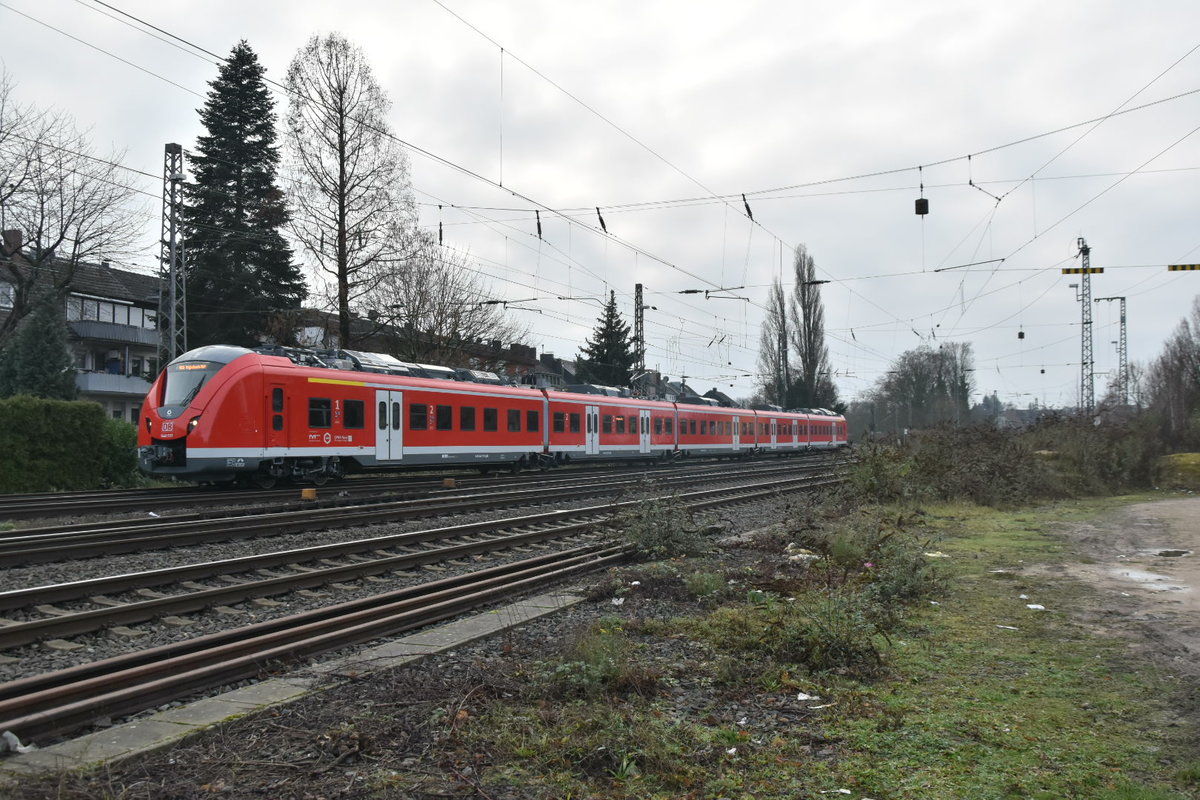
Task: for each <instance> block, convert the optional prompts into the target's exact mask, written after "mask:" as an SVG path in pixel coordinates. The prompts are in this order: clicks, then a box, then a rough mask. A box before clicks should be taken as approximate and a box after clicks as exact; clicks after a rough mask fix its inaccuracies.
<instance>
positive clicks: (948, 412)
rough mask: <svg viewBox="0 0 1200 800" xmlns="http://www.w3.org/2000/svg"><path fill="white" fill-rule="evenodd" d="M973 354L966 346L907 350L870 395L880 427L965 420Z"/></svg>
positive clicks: (894, 427)
mask: <svg viewBox="0 0 1200 800" xmlns="http://www.w3.org/2000/svg"><path fill="white" fill-rule="evenodd" d="M973 363H974V356H973V355H972V353H971V345H969V344H967V343H965V342H946V343H945V344H943V345H941V346H940V347H938V348H937V349H936V350H935V349H933V348H932V347H929V346H927V345H923V346H921V347H918V348H916V349H915V350H907V351H905V352H904V353H901V354H900V357H899V358H897V359H896V360H895V361H894V362H893V363H892V368H891V369H890V370H888V373H887V374H886V375H884V376H883V377H882V378H880V380H879V382H878V383H877V384H876V386H875V389H874V390H873V392H872V393H871V400H872V401H873V402H874V403H875V405H876V414H877V417H876V419H877V424H878V426H879V427H880V428H882V429H885V430H889V429H891V430H898V429H901V428H914V427H915V428H921V427H926V426H929V425H934V424H937V423H939V422H963V421H965V420H966V419H967V418H968V405H969V401H970V396H971V392H972V391H973V390H974V378H973V372H974V367H973Z"/></svg>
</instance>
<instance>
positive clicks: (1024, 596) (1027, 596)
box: [1017, 594, 1029, 600]
mask: <svg viewBox="0 0 1200 800" xmlns="http://www.w3.org/2000/svg"><path fill="white" fill-rule="evenodd" d="M1017 599H1018V600H1028V599H1029V595H1027V594H1019V595H1017Z"/></svg>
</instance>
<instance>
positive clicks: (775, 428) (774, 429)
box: [767, 419, 779, 449]
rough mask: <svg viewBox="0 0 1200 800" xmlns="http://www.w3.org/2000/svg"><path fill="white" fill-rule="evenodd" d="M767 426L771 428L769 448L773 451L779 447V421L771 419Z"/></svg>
mask: <svg viewBox="0 0 1200 800" xmlns="http://www.w3.org/2000/svg"><path fill="white" fill-rule="evenodd" d="M767 424H768V425H770V426H771V447H772V449H774V448H775V447H777V446H778V445H779V420H777V419H773V420H771V421H770V422H769V423H767Z"/></svg>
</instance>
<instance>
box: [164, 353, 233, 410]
mask: <svg viewBox="0 0 1200 800" xmlns="http://www.w3.org/2000/svg"><path fill="white" fill-rule="evenodd" d="M223 366H225V365H224V364H222V363H220V362H217V361H182V362H180V363H178V364H171V365H169V366H168V367H167V377H166V386H164V387H163V401H162V404H163V405H164V406H187V405H191V403H192V401H193V400H195V399H196V395H198V394H200V390H201V389H202V388H203V387H204V384H206V383H208V379H209V378H211V377H212V376H213V375H215V374H216V372H217V370H219V369H220V368H221V367H223Z"/></svg>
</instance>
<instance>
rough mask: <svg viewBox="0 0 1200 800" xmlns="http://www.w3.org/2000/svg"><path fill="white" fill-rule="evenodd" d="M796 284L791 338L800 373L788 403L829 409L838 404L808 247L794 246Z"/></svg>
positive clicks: (793, 296)
mask: <svg viewBox="0 0 1200 800" xmlns="http://www.w3.org/2000/svg"><path fill="white" fill-rule="evenodd" d="M792 267H793V269H794V271H795V276H796V283H795V285H794V286H793V287H792V301H791V307H790V313H791V337H792V348H793V349H794V350H795V351H796V359H797V361H798V363H799V374H798V375H796V377H795V381H794V383H793V385H792V387H791V390H790V391H789V393H788V403H787V404H788V405H790V406H800V407H816V408H832V407H833V406H834V405H836V404H837V387H835V386H834V383H833V375H832V368H831V367H830V365H829V346H828V345H827V344H825V306H824V305H823V304H822V303H821V287H820V285H819V283H818V282H817V266H816V262H815V261H813V258H812V256H810V255H809V254H808V248H806V247H805V246H804V245H802V244H801V245H797V246H796V253H795V258H794V260H793V262H792Z"/></svg>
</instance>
